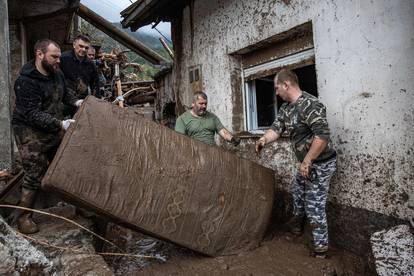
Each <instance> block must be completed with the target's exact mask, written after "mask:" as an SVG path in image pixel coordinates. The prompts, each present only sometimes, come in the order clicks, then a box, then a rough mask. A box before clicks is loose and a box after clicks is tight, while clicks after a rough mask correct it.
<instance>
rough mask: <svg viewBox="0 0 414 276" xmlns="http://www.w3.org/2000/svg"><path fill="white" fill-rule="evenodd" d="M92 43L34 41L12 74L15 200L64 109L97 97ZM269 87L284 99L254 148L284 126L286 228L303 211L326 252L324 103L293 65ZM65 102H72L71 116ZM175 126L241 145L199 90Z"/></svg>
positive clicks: (330, 169) (28, 196) (30, 198)
mask: <svg viewBox="0 0 414 276" xmlns="http://www.w3.org/2000/svg"><path fill="white" fill-rule="evenodd" d="M90 49H91V45H90V41H89V39H88V38H87V37H86V36H78V37H76V39H75V40H74V42H73V50H71V51H67V52H64V53H63V54H61V50H60V47H59V45H58V44H57V43H55V42H53V41H51V40H48V39H44V40H40V41H38V42H37V43H36V45H35V47H34V52H35V59H34V60H33V61H31V62H29V63H27V64H25V65H24V66H23V68H22V69H21V72H20V75H19V77H18V79H17V80H16V83H15V94H16V105H15V109H14V112H13V119H12V126H13V131H14V134H15V137H16V143H17V146H18V148H19V152H20V155H21V160H22V166H23V170H24V171H25V177H24V182H23V187H22V193H21V200H20V206H23V207H31V206H32V205H33V203H34V200H35V197H36V192H37V190H38V189H39V187H40V182H41V180H42V177H43V175H44V174H45V172H46V170H47V168H48V164H49V162H50V161H51V160H52V158H53V156H54V154H55V153H56V150H57V148H58V146H59V144H60V141H61V139H62V136H63V134H64V132H65V131H66V130H67V129H68V127H69V125H70V124H71V123H73V122H74V120H73V119H71V117H70V115H73V113H74V111H76V108H78V107H79V106H80V105H81V104H82V101H83V99H84V98H85V97H86V96H87V95H91V94H92V95H95V96H98V97H99V96H100V95H99V92H100V90H99V77H98V74H97V68H96V66H95V65H94V63H93V62H92V61H91V59H92V58H94V53H93V51H92V50H91V51H90V52H89V53H88V50H90ZM88 55H90V59H89V58H88ZM274 88H275V92H276V95H278V96H280V97H281V98H282V99H283V100H285V101H286V102H285V103H284V104H283V105H282V106H281V108H280V110H279V112H278V115H277V117H276V119H275V121H274V122H273V124H272V125H271V127H270V129H269V130H267V131H266V132H265V134H264V135H263V136H262V137H261V138H260V139H258V141H257V142H256V145H255V148H256V152H257V153H260V151H261V150H262V148H263V147H264V146H265V145H267V144H269V143H271V142H273V141H275V140H277V139H278V138H279V137H280V135H281V134H282V133H283V132H286V133H287V134H288V135H289V137H290V140H291V141H292V144H293V149H294V152H295V154H296V157H297V160H298V161H299V162H300V167H299V169H298V172H297V174H296V176H295V177H294V179H293V185H292V186H293V190H292V195H293V203H294V218H293V219H292V221H291V223H290V224H291V226H292V227H291V230H292V232H294V233H297V234H300V233H301V232H302V230H303V223H304V220H305V217H307V218H308V219H309V221H310V225H311V229H312V236H313V244H314V248H313V254H314V255H315V256H316V257H325V256H326V252H327V250H328V227H327V220H326V212H325V205H326V200H327V194H328V190H329V181H330V179H331V177H332V175H333V173H334V172H335V170H336V152H335V150H334V149H333V147H332V143H331V141H330V130H329V127H328V122H327V119H326V108H325V106H324V105H323V104H322V103H321V102H320V101H319V100H318V99H317V98H316V97H314V96H312V95H310V94H308V93H306V92H304V91H302V90H301V89H300V87H299V82H298V78H297V76H296V75H295V74H294V73H293V72H292V71H289V70H281V71H280V72H279V73H278V74H277V75H276V76H275V78H274ZM64 105H66V106H69V107H71V108H72V111H71V112H70V114H69V116H68V114H65V108H64ZM175 130H176V131H177V132H179V133H181V134H184V135H187V136H189V137H191V138H194V139H197V140H199V141H202V142H204V143H206V144H209V145H214V144H215V140H214V138H215V133H218V134H219V135H220V136H221V137H222V138H223V139H224V140H226V141H228V142H230V143H232V144H233V145H234V146H238V145H239V143H240V139H239V138H238V137H236V136H235V135H233V134H232V133H230V132H229V131H228V130H227V129H226V128H225V127H224V126H223V124H222V123H221V122H220V120H219V119H218V117H217V116H216V115H214V114H213V113H211V112H209V111H207V95H206V94H205V93H203V92H198V93H195V94H194V96H193V102H192V105H191V110H189V111H187V112H185V113H183V114H182V115H181V116H179V117H178V118H177V121H176V126H175ZM17 224H18V228H19V230H20V231H21V232H23V233H26V234H28V233H35V232H37V231H38V227H37V226H36V224H35V223H34V222H33V220H32V219H31V213H30V212H26V211H22V212H20V214H19V216H18V219H17Z"/></svg>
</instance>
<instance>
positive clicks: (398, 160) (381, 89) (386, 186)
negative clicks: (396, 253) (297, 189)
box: [121, 0, 414, 256]
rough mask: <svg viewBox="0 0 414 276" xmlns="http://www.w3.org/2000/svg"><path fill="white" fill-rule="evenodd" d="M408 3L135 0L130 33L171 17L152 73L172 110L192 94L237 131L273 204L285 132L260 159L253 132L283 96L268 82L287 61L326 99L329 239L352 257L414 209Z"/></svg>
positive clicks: (287, 163) (284, 183)
mask: <svg viewBox="0 0 414 276" xmlns="http://www.w3.org/2000/svg"><path fill="white" fill-rule="evenodd" d="M413 14H414V2H413V1H406V0H397V1H385V0H379V1H338V0H332V1H331V0H330V1H325V0H324V1H296V0H261V1H251V0H227V1H221V0H213V1H206V0H188V1H185V0H180V1H166V0H151V1H136V2H135V3H134V4H132V5H131V6H130V7H129V8H127V9H126V10H125V11H123V12H122V13H121V15H122V16H123V17H124V20H123V21H122V24H123V26H124V27H129V28H131V30H136V29H138V28H139V27H141V26H144V25H146V24H149V23H151V22H155V24H157V23H158V22H160V21H170V22H171V26H172V39H173V45H174V64H173V66H172V69H171V70H170V71H167V72H166V73H165V74H164V75H163V76H159V78H158V83H159V87H160V89H161V90H163V89H164V96H165V98H167V100H166V101H165V103H167V102H175V104H176V110H177V113H178V114H180V113H181V112H183V111H184V109H185V107H186V106H190V105H191V99H192V95H193V93H194V92H196V91H200V90H202V91H205V92H206V93H207V94H208V96H209V109H210V110H212V111H213V112H214V113H216V114H217V115H218V117H219V118H220V119H221V120H222V122H223V124H224V125H225V126H226V127H228V128H229V129H230V130H232V131H234V132H236V133H239V135H240V136H241V137H243V138H244V139H243V141H242V147H241V149H240V150H239V154H240V155H241V156H244V157H246V158H249V159H252V160H255V161H257V162H259V163H261V164H263V165H264V166H268V167H270V168H272V169H274V170H275V174H276V177H275V179H276V183H275V186H276V190H277V195H276V196H277V198H278V199H279V200H277V201H276V204H278V205H281V206H279V207H283V205H284V204H283V203H284V201H285V199H286V198H287V197H288V195H289V193H288V191H289V188H290V179H291V177H292V174H293V171H294V166H295V164H294V161H293V160H294V159H293V157H292V156H293V154H292V151H291V149H290V146H289V143H288V141H287V139H282V140H281V141H279V142H277V143H274V144H272V146H271V147H270V148H269V149H267V150H266V151H265V152H264V154H263V156H262V157H260V158H258V157H257V156H256V155H255V153H254V151H253V144H254V142H255V140H256V139H257V137H258V136H257V135H258V134H260V133H262V132H263V130H264V129H266V128H268V127H269V125H270V124H271V122H272V121H273V120H274V118H275V114H277V110H278V107H280V105H281V100H280V99H278V98H275V96H274V92H273V85H272V79H273V77H274V75H275V73H276V72H277V71H278V70H280V69H281V68H290V69H293V70H294V71H295V72H296V73H297V74H298V76H299V80H300V82H301V84H302V89H303V90H305V91H308V92H309V93H311V94H313V95H315V96H317V97H318V98H319V99H320V100H321V101H322V102H323V103H324V104H325V105H326V106H327V110H328V111H327V112H328V114H327V116H328V121H329V124H330V127H331V137H332V140H333V143H334V145H335V147H336V149H337V151H338V171H337V173H336V176H335V177H334V179H333V180H332V182H331V187H330V197H329V204H328V216H329V227H330V239H331V241H332V243H333V244H334V245H336V246H338V247H340V248H344V249H347V250H350V251H352V252H354V253H357V254H359V255H361V256H366V255H367V252H368V251H369V237H370V235H371V234H372V233H373V232H374V231H376V230H379V229H383V228H387V227H390V226H393V225H395V224H398V223H404V222H405V221H406V220H408V219H409V218H412V217H413V216H414V185H413V180H414V170H413V168H414V145H413V143H414V142H413V141H414V130H413V129H414V128H413V125H414V122H413V120H414V117H413V114H414V108H413V107H414V93H413V87H414V62H413V58H412V56H413V53H414V32H413V27H414V17H413V16H412V15H413Z"/></svg>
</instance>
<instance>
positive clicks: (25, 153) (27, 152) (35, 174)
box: [13, 125, 62, 190]
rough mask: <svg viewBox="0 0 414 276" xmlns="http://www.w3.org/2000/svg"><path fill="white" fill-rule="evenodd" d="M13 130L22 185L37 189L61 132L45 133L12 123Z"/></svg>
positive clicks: (59, 140) (58, 141) (55, 149)
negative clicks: (20, 166) (22, 173)
mask: <svg viewBox="0 0 414 276" xmlns="http://www.w3.org/2000/svg"><path fill="white" fill-rule="evenodd" d="M13 132H14V136H15V138H16V144H17V148H18V149H19V153H20V157H21V160H22V167H23V171H24V173H25V175H24V179H23V187H24V188H27V189H30V190H37V189H39V187H40V183H41V181H42V178H43V176H44V175H45V173H46V171H47V168H48V166H49V163H50V162H51V161H52V159H53V157H54V156H55V153H56V151H57V149H58V147H59V144H60V142H61V139H62V134H61V133H46V132H43V131H40V130H36V129H33V128H30V127H26V126H22V125H13Z"/></svg>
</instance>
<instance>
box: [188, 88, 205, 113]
mask: <svg viewBox="0 0 414 276" xmlns="http://www.w3.org/2000/svg"><path fill="white" fill-rule="evenodd" d="M191 110H192V111H193V113H194V114H195V115H197V116H204V115H205V114H206V112H207V95H206V93H204V92H196V93H194V96H193V102H192V104H191Z"/></svg>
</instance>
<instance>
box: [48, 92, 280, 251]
mask: <svg viewBox="0 0 414 276" xmlns="http://www.w3.org/2000/svg"><path fill="white" fill-rule="evenodd" d="M75 120H76V123H74V124H73V125H72V126H71V127H70V128H69V130H68V132H67V133H66V135H65V137H64V139H63V142H62V144H61V146H60V148H59V150H58V152H57V154H56V156H55V159H54V160H53V162H52V164H51V166H50V167H49V170H48V172H47V173H46V176H45V178H44V180H43V183H42V187H43V188H44V189H46V190H49V191H54V192H56V193H59V194H60V195H62V196H63V197H64V198H65V199H66V200H67V201H70V202H72V203H74V204H76V205H82V206H83V207H85V208H89V209H91V210H93V211H94V212H97V213H99V214H101V215H102V216H105V217H107V218H109V219H111V220H113V221H115V222H117V223H120V224H122V225H125V226H127V227H130V228H133V229H136V230H139V231H142V232H144V233H146V234H149V235H151V236H154V237H157V238H160V239H164V240H168V241H171V242H173V243H176V244H179V245H182V246H184V247H187V248H190V249H193V250H195V251H198V252H201V253H203V254H207V255H212V256H217V255H228V254H235V253H240V252H243V251H245V250H247V249H251V248H254V247H256V246H258V244H259V242H260V241H261V240H262V237H263V235H264V231H265V229H266V227H267V225H268V222H269V219H270V214H271V209H272V204H273V172H272V171H271V170H269V169H266V168H264V167H262V166H260V165H258V164H256V163H253V162H251V161H248V160H245V159H241V158H239V157H237V156H236V155H235V154H233V153H231V152H229V151H226V150H224V149H222V148H219V147H216V146H209V145H207V144H204V143H202V142H199V141H196V140H193V139H190V138H188V137H186V136H184V135H181V134H178V133H176V132H174V131H172V130H171V129H169V128H166V127H163V126H161V125H159V124H156V123H154V122H152V121H150V120H148V119H145V118H143V117H142V116H141V115H139V114H137V113H136V112H135V111H133V110H131V109H128V108H126V109H121V108H118V107H117V106H114V105H111V104H110V103H107V102H104V101H101V100H98V99H96V98H94V97H89V98H87V100H86V101H85V102H84V103H83V105H82V107H81V109H80V111H79V112H78V113H77V114H76V116H75Z"/></svg>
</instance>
